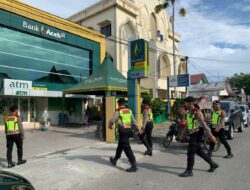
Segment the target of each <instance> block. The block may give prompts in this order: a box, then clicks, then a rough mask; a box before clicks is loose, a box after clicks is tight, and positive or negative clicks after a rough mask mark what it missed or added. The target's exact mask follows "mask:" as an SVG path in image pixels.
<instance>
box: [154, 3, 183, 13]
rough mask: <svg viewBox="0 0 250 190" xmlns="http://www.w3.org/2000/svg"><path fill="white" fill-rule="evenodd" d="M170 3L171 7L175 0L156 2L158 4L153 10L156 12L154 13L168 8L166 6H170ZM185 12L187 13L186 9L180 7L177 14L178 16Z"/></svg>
mask: <svg viewBox="0 0 250 190" xmlns="http://www.w3.org/2000/svg"><path fill="white" fill-rule="evenodd" d="M170 3H171V5H172V6H173V8H174V5H175V0H165V1H164V3H162V4H161V3H160V4H158V5H156V6H155V12H156V13H159V12H161V11H162V10H164V9H166V8H168V7H169V6H170ZM186 14H187V11H186V9H184V8H180V10H179V15H180V16H186Z"/></svg>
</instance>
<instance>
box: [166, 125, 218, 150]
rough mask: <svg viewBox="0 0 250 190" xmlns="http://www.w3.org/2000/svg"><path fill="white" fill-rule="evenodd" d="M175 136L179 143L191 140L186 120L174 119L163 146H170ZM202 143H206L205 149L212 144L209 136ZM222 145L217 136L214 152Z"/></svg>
mask: <svg viewBox="0 0 250 190" xmlns="http://www.w3.org/2000/svg"><path fill="white" fill-rule="evenodd" d="M174 138H175V140H176V141H177V142H178V143H188V142H189V135H188V131H187V123H186V122H185V121H176V120H173V121H172V123H171V125H170V127H169V131H168V132H167V134H166V138H165V139H164V140H163V147H164V148H168V147H169V145H170V144H171V142H172V141H173V139H174ZM202 143H203V145H204V149H206V150H208V149H209V146H210V142H209V139H208V137H204V138H203V140H202ZM220 145H221V142H220V140H219V138H217V142H216V144H215V147H214V152H216V151H218V150H219V148H220Z"/></svg>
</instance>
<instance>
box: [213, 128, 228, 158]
mask: <svg viewBox="0 0 250 190" xmlns="http://www.w3.org/2000/svg"><path fill="white" fill-rule="evenodd" d="M212 133H213V135H214V136H215V137H219V139H220V142H221V143H222V144H223V145H224V147H225V148H226V150H227V154H231V147H230V145H229V144H228V142H227V140H226V134H225V129H224V128H221V129H220V130H219V132H215V129H214V128H213V129H212ZM214 147H215V143H213V142H210V148H209V150H208V156H210V157H211V156H212V153H213V151H214Z"/></svg>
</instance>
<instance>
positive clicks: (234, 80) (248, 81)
mask: <svg viewBox="0 0 250 190" xmlns="http://www.w3.org/2000/svg"><path fill="white" fill-rule="evenodd" d="M227 80H228V81H229V83H230V84H231V86H232V87H233V88H235V89H236V90H240V89H244V90H245V93H246V94H247V95H250V73H240V74H237V73H236V74H234V76H233V77H230V78H227Z"/></svg>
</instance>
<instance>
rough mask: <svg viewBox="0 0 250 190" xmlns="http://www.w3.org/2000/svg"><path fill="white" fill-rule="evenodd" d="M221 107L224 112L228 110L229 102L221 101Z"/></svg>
mask: <svg viewBox="0 0 250 190" xmlns="http://www.w3.org/2000/svg"><path fill="white" fill-rule="evenodd" d="M220 105H221V109H222V110H224V111H225V112H227V113H228V112H229V108H230V106H229V103H227V102H221V104H220Z"/></svg>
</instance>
